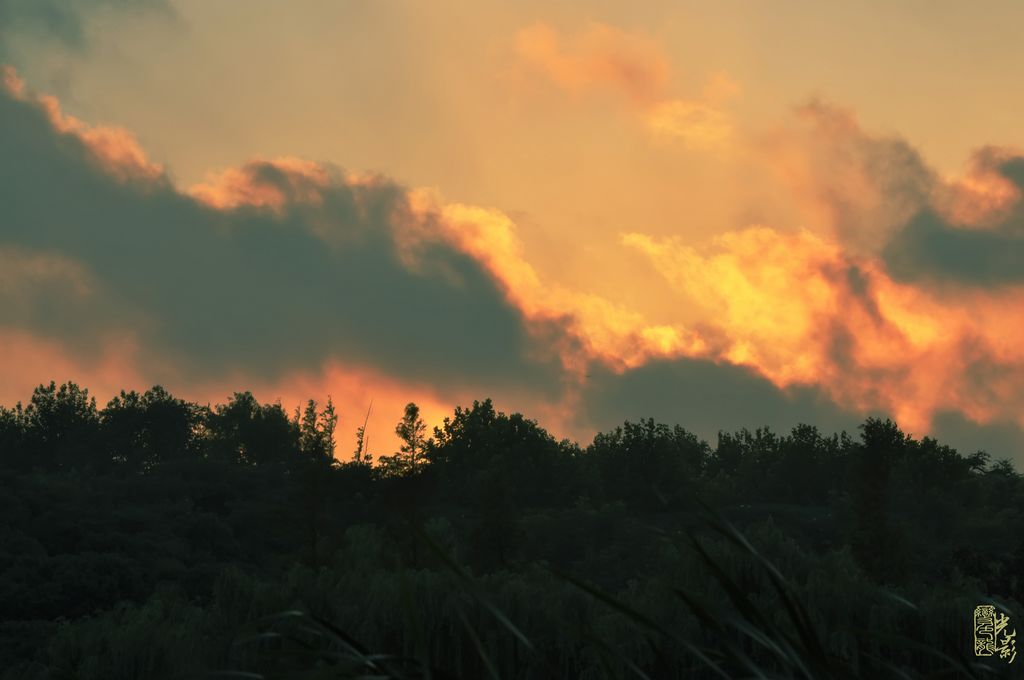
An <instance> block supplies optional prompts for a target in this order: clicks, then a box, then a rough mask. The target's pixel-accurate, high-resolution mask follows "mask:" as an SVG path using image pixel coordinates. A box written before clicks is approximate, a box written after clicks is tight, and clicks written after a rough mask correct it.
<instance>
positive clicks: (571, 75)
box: [516, 22, 740, 147]
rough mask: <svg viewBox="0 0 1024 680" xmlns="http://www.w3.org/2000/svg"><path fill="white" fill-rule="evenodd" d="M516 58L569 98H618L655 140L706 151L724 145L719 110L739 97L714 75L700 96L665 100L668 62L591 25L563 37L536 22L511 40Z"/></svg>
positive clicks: (647, 43) (653, 48)
mask: <svg viewBox="0 0 1024 680" xmlns="http://www.w3.org/2000/svg"><path fill="white" fill-rule="evenodd" d="M516 53H517V56H518V57H519V59H520V61H521V63H523V64H525V65H527V66H529V67H531V68H533V69H535V70H537V71H539V72H540V73H542V74H544V75H545V76H546V77H547V78H549V79H550V80H551V81H552V82H554V83H555V84H557V85H558V86H560V87H561V88H563V89H565V90H568V91H569V92H572V93H574V94H580V93H583V92H585V91H588V90H593V89H607V90H610V91H612V92H616V93H620V94H623V95H624V96H625V97H626V98H627V99H628V100H629V101H630V102H631V103H632V104H633V105H634V106H635V107H636V108H637V109H639V110H640V112H641V117H642V119H643V121H644V123H645V125H646V126H647V127H648V129H649V130H651V132H652V133H653V134H654V135H655V136H656V137H658V138H662V139H671V140H680V141H682V142H684V143H686V144H687V145H690V146H698V147H708V146H714V145H719V144H721V143H723V142H725V141H726V140H727V139H728V138H729V137H730V135H731V133H732V123H731V120H730V117H729V116H728V114H727V113H726V112H725V111H724V110H723V109H722V108H721V106H722V104H724V103H725V102H726V101H728V100H729V99H732V98H734V97H736V96H738V95H739V93H740V87H739V85H738V84H737V83H736V82H735V81H733V80H732V79H731V78H729V76H728V75H727V74H725V73H715V74H712V76H711V77H710V78H709V79H708V82H707V84H706V85H705V87H704V92H703V95H702V96H701V97H699V98H693V99H687V98H679V97H673V96H670V94H669V90H670V86H671V68H670V66H669V61H668V58H667V57H666V56H665V54H664V53H663V52H662V50H661V48H660V47H659V46H658V44H657V43H656V42H655V41H653V40H652V39H651V38H649V37H647V36H645V35H642V34H631V33H627V32H625V31H622V30H620V29H617V28H614V27H612V26H608V25H605V24H601V23H596V22H592V23H590V24H589V25H588V26H587V28H586V30H584V31H583V32H581V33H579V34H577V35H575V36H572V37H570V38H563V37H562V36H560V35H559V34H558V33H557V32H556V31H555V30H554V29H553V28H551V27H550V26H548V25H547V24H543V23H538V24H534V25H533V26H530V27H527V28H524V29H523V30H521V31H519V33H518V34H517V35H516Z"/></svg>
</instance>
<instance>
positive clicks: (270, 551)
mask: <svg viewBox="0 0 1024 680" xmlns="http://www.w3.org/2000/svg"><path fill="white" fill-rule="evenodd" d="M396 416H397V421H398V422H397V424H396V427H395V433H396V435H397V436H398V437H399V440H400V441H401V445H400V448H399V451H396V452H393V453H389V454H386V455H375V454H373V453H371V452H370V448H369V442H368V437H367V432H366V420H364V421H363V424H362V426H361V427H360V428H358V429H357V431H356V440H355V443H354V447H353V448H352V449H351V452H350V453H349V452H347V451H345V452H343V451H341V450H340V449H341V448H342V447H341V446H339V439H340V436H339V428H338V423H339V414H338V413H337V412H336V410H335V407H334V405H333V403H332V402H331V400H330V399H329V398H328V399H327V400H326V401H325V402H323V403H322V404H318V403H317V402H316V401H313V400H310V401H308V402H307V403H306V405H305V407H303V408H300V409H296V410H295V411H293V412H291V413H288V412H286V410H285V409H284V408H283V407H282V406H281V405H280V404H265V403H260V402H259V401H258V400H257V399H255V398H254V397H253V395H252V394H251V393H248V392H239V393H236V394H234V395H233V396H232V397H231V398H230V399H229V400H228V401H227V402H226V403H224V404H218V405H214V406H205V405H199V404H195V403H191V402H188V401H185V400H182V399H178V398H176V397H174V396H172V395H171V394H169V393H168V392H167V391H166V390H164V389H162V388H160V387H154V388H152V389H150V390H148V391H146V392H144V393H141V394H140V393H137V392H121V393H120V394H119V395H117V396H116V397H115V398H113V399H112V400H110V401H109V402H108V403H107V404H106V405H105V406H104V407H103V408H102V409H101V408H98V407H97V404H96V402H95V400H94V399H93V398H92V397H91V396H90V395H89V393H88V391H87V390H86V389H84V388H81V387H79V386H78V385H75V384H73V383H65V384H63V385H59V386H58V385H56V384H55V383H50V384H49V385H40V386H39V387H38V388H37V389H36V390H35V391H34V393H33V394H32V396H31V398H30V399H29V401H28V402H27V403H26V404H24V405H22V404H16V405H15V406H13V407H9V408H8V407H3V408H0V484H3V488H4V489H5V493H4V494H3V495H0V617H2V620H0V668H7V669H10V670H8V671H6V674H4V672H0V677H2V678H5V679H6V678H15V677H18V678H26V677H62V676H63V677H80V678H89V677H96V678H100V677H103V678H109V677H125V678H129V677H139V678H141V677H147V678H148V677H154V678H157V677H167V678H171V677H183V676H187V675H188V673H200V674H201V673H205V672H207V671H211V670H218V669H219V670H225V669H236V670H245V671H246V672H252V673H262V674H264V675H265V676H266V677H272V676H273V672H272V671H273V670H274V669H275V668H277V666H278V665H279V664H280V663H283V662H282V661H281V660H280V658H277V657H271V658H269V659H268V658H267V657H266V655H265V654H264V652H266V651H267V649H265V648H267V647H270V648H271V651H273V650H277V651H278V652H280V651H281V650H282V649H283V647H282V645H284V643H282V642H281V639H280V638H276V639H277V642H274V643H270V642H266V640H265V639H264V638H261V639H263V640H264V642H263V643H261V645H262V646H261V645H257V649H255V650H253V649H249V648H245V647H244V646H243V647H239V646H238V644H237V642H238V640H239V639H242V638H245V632H246V630H247V629H248V628H249V627H251V626H253V625H257V622H258V621H261V620H263V618H262V617H264V616H266V615H271V614H273V613H274V612H279V611H282V610H287V609H291V608H298V609H300V610H302V611H304V612H307V613H309V614H311V615H312V614H315V615H316V616H318V617H320V618H319V619H318V620H322V621H324V622H325V623H326V624H329V625H330V626H334V627H337V628H338V629H339V630H344V631H346V633H345V634H346V635H349V634H351V636H352V637H353V638H354V639H355V638H357V639H358V640H359V641H360V644H363V645H365V646H366V648H367V649H371V650H374V651H388V652H394V653H396V654H399V653H400V654H406V655H412V656H414V657H416V658H420V656H423V655H426V657H430V658H431V659H433V660H434V661H436V662H437V663H438V664H439V665H440V666H441V667H442V670H446V671H447V672H449V673H454V674H455V675H458V676H462V677H484V676H485V675H488V674H491V670H492V669H496V672H497V675H498V676H500V677H620V676H621V677H627V676H629V675H630V672H629V670H628V669H629V668H632V667H636V668H639V669H640V670H641V671H643V672H644V673H646V674H647V675H648V676H649V677H700V673H699V672H698V671H697V670H695V669H696V668H697V665H699V664H697V662H696V661H695V659H694V657H693V655H692V654H689V653H687V652H686V649H685V648H684V647H681V646H679V645H667V646H662V647H656V646H654V644H655V643H654V642H652V641H651V640H652V638H651V636H650V633H649V632H647V633H645V632H644V631H643V630H640V629H638V628H637V626H636V622H637V621H638V620H643V621H647V622H656V623H657V624H658V626H659V627H661V629H665V630H668V629H671V630H672V631H682V632H683V633H685V634H686V635H687V636H688V637H686V639H687V640H690V639H693V640H701V639H704V641H705V642H706V643H708V644H712V643H713V641H712V642H708V640H707V639H706V638H707V622H705V623H704V624H701V623H700V621H699V620H698V619H697V618H695V614H694V611H693V610H688V609H687V608H686V607H684V606H682V605H680V604H679V603H678V602H676V604H675V605H671V604H670V603H671V602H672V601H673V600H672V593H673V592H683V591H685V592H687V593H690V594H691V595H692V594H693V593H696V595H693V596H694V597H698V596H702V597H706V598H709V599H710V600H711V601H714V602H726V603H731V604H728V606H725V605H723V611H724V612H732V613H731V614H729V616H732V615H735V614H736V612H735V611H733V610H734V609H736V608H737V607H739V605H737V604H736V603H735V602H734V601H733V600H731V599H730V598H727V597H725V592H723V591H722V587H723V586H722V582H721V581H720V580H716V579H718V576H716V574H718V575H719V576H721V575H722V574H726V575H728V578H729V579H732V580H731V581H728V582H727V583H732V584H733V585H732V586H730V587H735V590H736V591H737V592H741V593H743V594H745V595H747V596H749V597H751V598H753V599H754V600H756V601H757V602H760V603H762V605H760V606H764V607H767V612H766V615H765V620H773V621H774V620H776V619H779V617H784V615H785V612H786V611H787V610H786V608H785V606H784V603H783V602H782V601H780V600H779V599H778V595H777V594H776V595H773V594H772V593H773V592H774V591H772V587H771V582H770V579H767V578H766V577H765V576H764V575H763V574H760V572H758V571H757V569H756V568H755V567H756V560H753V558H751V556H750V555H749V554H746V555H745V554H736V553H735V550H732V549H731V548H730V547H729V546H730V544H729V542H728V541H725V540H723V539H721V538H720V537H716V536H714V535H712V534H711V533H709V532H708V531H707V530H706V528H704V527H703V525H702V524H701V520H700V516H701V512H702V510H701V508H702V507H710V508H713V509H714V510H715V512H720V513H721V514H722V516H723V517H725V518H726V519H727V520H728V521H729V522H731V523H733V524H734V525H735V526H736V527H739V528H740V529H741V530H742V531H743V532H745V533H746V534H748V535H749V536H751V540H752V541H753V542H754V543H755V544H756V545H757V547H758V550H759V551H760V552H759V553H758V554H759V555H760V554H764V555H767V556H769V557H770V558H771V559H772V561H773V563H775V564H778V565H779V568H780V569H781V570H783V571H784V573H785V574H786V576H787V578H789V579H790V580H791V583H792V587H793V589H794V592H795V593H796V596H795V597H797V599H798V600H799V601H800V603H801V606H804V607H806V608H807V611H808V617H810V618H811V619H813V620H814V621H815V622H816V624H817V625H818V626H820V627H821V628H822V629H823V630H824V631H827V633H828V634H827V636H826V638H825V642H823V643H822V645H823V648H824V649H825V652H827V655H828V658H830V659H834V660H838V661H839V662H841V663H842V664H844V665H849V667H851V668H855V669H858V670H857V672H858V673H859V676H858V677H884V674H881V671H880V670H879V669H880V668H881V666H879V665H878V664H879V663H881V662H880V661H879V659H881V660H882V661H885V662H886V663H889V664H895V665H896V666H897V667H899V668H903V669H917V668H925V667H929V664H931V665H932V666H934V665H935V664H937V663H938V662H937V661H935V660H934V659H931V660H929V659H930V657H929V656H928V655H927V654H923V653H921V652H919V651H914V650H915V649H916V648H915V647H913V646H912V645H904V646H901V645H897V644H894V643H892V642H891V641H889V642H886V641H884V640H878V639H876V637H877V633H878V631H884V632H886V633H887V634H889V635H892V636H896V635H902V636H915V637H914V640H915V641H916V642H915V644H917V643H920V644H929V645H933V646H935V647H936V648H937V649H945V650H946V651H947V652H948V651H949V649H950V647H949V645H950V644H951V643H950V642H949V641H950V640H951V639H952V640H966V639H968V636H969V631H968V630H966V629H965V626H966V624H965V623H964V621H966V619H965V618H964V616H966V614H968V613H969V612H968V611H967V610H968V609H969V608H970V607H973V606H974V603H976V601H977V600H979V598H989V599H992V598H995V599H997V600H998V601H999V602H1002V603H1004V604H1005V605H1006V606H1007V607H1009V608H1011V609H1013V608H1016V609H1015V610H1014V611H1017V612H1020V611H1021V610H1020V603H1021V601H1024V538H1022V537H1021V534H1020V532H1019V530H1017V529H1016V527H1019V526H1020V522H1021V521H1022V520H1024V482H1022V478H1021V476H1020V475H1019V474H1018V473H1017V472H1016V471H1015V469H1014V467H1013V465H1012V464H1011V463H1010V461H1008V460H999V461H993V460H992V459H991V457H990V456H989V455H988V454H987V453H985V452H983V451H975V452H971V453H968V454H962V453H961V452H958V451H957V450H955V449H953V448H951V447H949V446H946V445H944V444H942V443H940V442H938V441H936V440H934V439H932V438H928V437H924V438H921V439H916V438H913V437H910V436H908V435H906V434H905V433H903V432H902V431H901V430H900V428H899V427H898V425H897V424H896V423H894V422H892V421H891V420H885V419H877V418H869V419H867V420H866V421H865V422H864V423H863V424H862V425H861V426H860V428H859V431H858V432H856V433H852V434H851V433H846V432H841V433H823V432H821V431H819V430H818V429H817V428H816V427H814V426H813V425H809V424H804V425H799V426H797V427H795V428H793V429H792V430H791V431H790V432H788V433H785V434H779V433H776V432H773V431H771V430H769V429H766V428H757V429H753V430H748V429H741V430H739V431H736V432H722V433H720V434H719V436H718V437H717V440H716V441H715V442H714V443H713V444H712V443H709V442H707V441H704V440H702V439H701V438H699V437H697V436H696V435H694V434H693V433H691V432H689V431H687V430H686V429H685V428H684V427H682V426H680V425H669V424H663V423H658V422H655V421H654V420H651V419H644V420H640V421H638V422H625V423H623V424H622V425H621V426H618V427H616V428H614V429H612V430H610V431H607V432H602V433H599V434H597V435H596V436H595V437H594V439H593V440H592V441H591V442H590V443H589V444H587V445H586V446H581V445H579V444H577V443H575V442H571V441H568V440H558V439H556V438H555V437H553V436H552V435H551V434H550V433H548V432H547V431H546V430H545V429H544V428H543V427H541V426H540V425H539V424H538V423H537V422H536V421H534V420H531V419H529V418H527V417H526V416H524V415H522V414H518V413H511V414H508V413H504V412H502V411H500V410H498V409H497V408H496V407H495V405H494V404H493V403H492V401H491V400H487V399H485V400H482V401H476V402H474V403H473V404H472V405H471V406H468V407H458V408H456V409H455V410H454V412H453V413H452V414H451V415H450V416H449V417H447V418H445V419H444V421H443V423H441V424H440V425H439V426H437V427H436V428H433V430H432V431H429V432H428V428H427V426H426V424H425V423H424V422H423V420H422V418H421V416H420V413H419V409H418V408H417V407H416V405H415V404H411V403H410V404H409V405H407V406H406V408H405V409H404V412H403V413H401V414H396ZM685 416H686V414H685V413H682V414H680V419H681V420H685ZM346 448H347V447H346ZM410 527H411V528H410ZM686 536H695V537H696V540H697V541H698V542H697V544H690V543H687V541H686V540H684V538H685V537H686ZM702 551H703V552H702ZM705 552H706V554H707V555H709V556H710V557H711V558H712V559H713V562H712V564H713V565H714V566H713V567H710V568H709V567H708V565H707V562H706V561H705V560H704V558H703V557H702V555H703V554H704V553H705ZM741 552H742V551H741ZM752 560H753V561H752ZM719 567H720V569H719ZM554 574H562V575H567V576H566V578H568V579H569V580H566V579H563V578H560V577H556V576H554ZM759 574H760V575H759ZM577 581H578V582H579V583H585V584H586V588H591V589H593V592H601V593H605V594H606V595H607V597H609V598H615V601H616V602H618V603H619V604H620V605H621V606H619V608H618V609H615V608H612V609H609V608H608V607H607V606H605V605H602V604H601V602H602V601H601V600H600V599H597V600H595V598H594V597H591V596H590V595H587V592H590V591H581V590H580V588H579V587H577V586H576V585H574V584H575V583H577ZM727 591H728V588H727ZM889 595H894V596H895V597H889ZM689 596H690V595H688V597H689ZM901 601H904V602H910V603H912V604H913V606H914V608H915V609H914V610H913V611H912V612H911V611H910V610H908V609H906V608H905V607H904V606H903V605H902V604H900V602H901ZM606 604H607V603H606ZM627 605H628V608H627ZM496 608H500V610H501V612H502V617H505V618H496V617H494V616H491V615H490V614H489V613H488V612H492V611H494V610H495V609H496ZM740 609H742V608H740ZM961 610H963V611H961ZM627 611H634V612H636V613H638V615H640V614H642V618H636V617H634V618H633V619H631V618H630V616H629V615H628V614H626V613H625V612H627ZM417 612H419V613H418V614H417ZM424 616H426V618H424ZM723 616H726V614H725V613H723ZM503 620H507V621H512V622H515V624H516V625H517V626H519V627H520V628H521V632H522V634H523V637H524V638H530V637H531V636H532V638H533V639H538V640H540V639H543V640H546V641H547V642H545V643H544V644H543V645H526V644H525V643H524V642H523V641H522V640H520V639H519V638H518V637H517V636H516V635H514V634H510V633H509V631H508V630H507V629H505V628H503V625H504V624H503V623H502V621H503ZM466 621H470V622H472V625H471V626H469V627H468V628H467V627H466V626H465V625H464V623H465V622H466ZM641 628H642V627H641ZM304 630H305V632H304V633H303V635H306V636H307V637H306V638H303V643H304V644H310V639H308V635H310V634H311V633H309V629H308V628H306V629H304ZM155 631H160V635H159V639H155V638H154V632H155ZM702 631H703V632H702ZM864 631H873V632H872V633H871V635H870V636H867V635H865V633H864ZM681 634H682V633H681ZM734 634H735V631H733V632H730V633H728V634H723V635H725V638H729V639H731V638H730V636H732V635H734ZM517 640H518V641H517ZM331 644H334V645H335V646H337V645H341V646H344V645H343V644H342V643H341V642H338V641H335V642H333V643H331ZM345 644H347V643H345ZM714 644H717V643H714ZM755 647H756V645H755ZM751 653H752V654H754V656H755V657H757V658H759V659H762V660H764V661H765V663H768V664H769V666H768V667H769V668H770V667H771V665H770V664H772V663H776V664H777V663H779V662H778V660H774V661H773V660H772V659H771V655H770V654H766V653H765V652H764V650H762V649H754V650H753V651H751ZM733 654H734V655H735V650H733ZM417 655H419V656H417ZM609 655H610V656H609ZM426 657H424V658H426ZM762 657H764V658H762ZM119 664H120V665H119ZM695 664H697V665H695ZM303 668H305V667H303ZM553 668H555V669H561V670H559V671H557V672H555V671H552V670H551V669H553ZM545 669H546V670H545ZM602 669H603V670H602ZM292 670H294V668H292ZM307 670H308V668H307ZM363 670H364V671H365V669H363ZM282 672H283V671H282ZM289 672H290V671H289ZM620 672H621V675H617V674H618V673H620ZM491 675H493V674H491ZM289 677H291V676H289ZM342 677H345V676H344V675H343V676H342Z"/></svg>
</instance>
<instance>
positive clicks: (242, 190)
mask: <svg viewBox="0 0 1024 680" xmlns="http://www.w3.org/2000/svg"><path fill="white" fill-rule="evenodd" d="M268 173H272V175H273V176H272V177H271V176H268ZM330 181H331V175H330V173H329V172H328V170H327V169H326V168H325V167H324V166H323V165H321V164H319V163H315V162H313V161H309V160H305V159H302V158H293V157H284V158H274V159H267V160H264V159H254V160H252V161H250V162H248V163H246V164H245V165H243V166H241V167H236V168H227V169H226V170H222V171H221V172H219V173H211V174H210V175H208V176H207V178H206V181H205V182H202V183H200V184H196V185H194V186H192V187H190V188H189V189H188V193H189V194H190V195H191V196H192V197H193V198H195V199H197V200H199V201H201V202H203V203H205V204H207V205H209V206H211V207H213V208H218V209H221V210H228V209H231V208H237V207H239V206H241V205H247V206H254V207H265V208H272V209H275V210H280V209H281V208H282V207H284V205H285V204H286V203H288V202H291V201H302V202H307V203H314V204H317V203H319V201H320V190H321V189H323V188H325V187H326V186H327V185H328V184H329V183H330Z"/></svg>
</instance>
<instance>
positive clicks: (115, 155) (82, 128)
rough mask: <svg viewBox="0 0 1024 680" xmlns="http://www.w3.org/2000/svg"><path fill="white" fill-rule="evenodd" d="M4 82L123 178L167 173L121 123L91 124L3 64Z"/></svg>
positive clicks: (152, 177)
mask: <svg viewBox="0 0 1024 680" xmlns="http://www.w3.org/2000/svg"><path fill="white" fill-rule="evenodd" d="M0 68H2V78H0V86H2V87H3V88H4V89H6V90H7V92H8V93H10V94H11V95H12V96H13V97H14V98H15V99H19V100H21V101H32V102H35V103H36V104H37V105H38V106H41V107H42V108H43V109H44V110H45V111H46V113H47V116H48V118H49V119H50V123H51V124H52V125H53V127H54V129H55V130H57V131H58V132H60V133H63V134H67V135H73V136H75V137H77V138H78V139H79V140H81V142H82V144H84V145H85V148H86V149H88V150H89V151H90V152H91V154H92V155H93V158H94V159H95V160H96V161H97V164H98V165H99V166H100V167H101V168H102V169H103V170H104V171H105V172H107V173H109V174H110V175H113V176H114V177H116V178H118V179H119V180H121V181H128V180H144V181H155V180H158V179H161V178H162V177H163V176H164V169H163V167H162V166H161V165H159V164H157V163H153V162H152V161H150V160H149V158H148V157H147V156H146V153H145V152H144V151H143V150H142V147H141V146H139V143H138V140H136V138H135V135H133V134H131V133H130V132H128V131H127V130H125V129H123V128H119V127H113V126H106V125H87V124H86V123H84V122H82V121H81V120H79V119H77V118H75V117H74V116H71V115H68V114H66V113H64V112H63V111H61V107H60V102H58V101H57V99H56V98H55V97H51V96H48V95H38V96H35V95H32V94H30V93H29V92H28V90H27V89H26V88H25V83H24V81H22V80H21V79H20V78H19V77H18V75H17V72H16V71H15V70H14V69H13V68H12V67H10V66H2V67H0Z"/></svg>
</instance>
